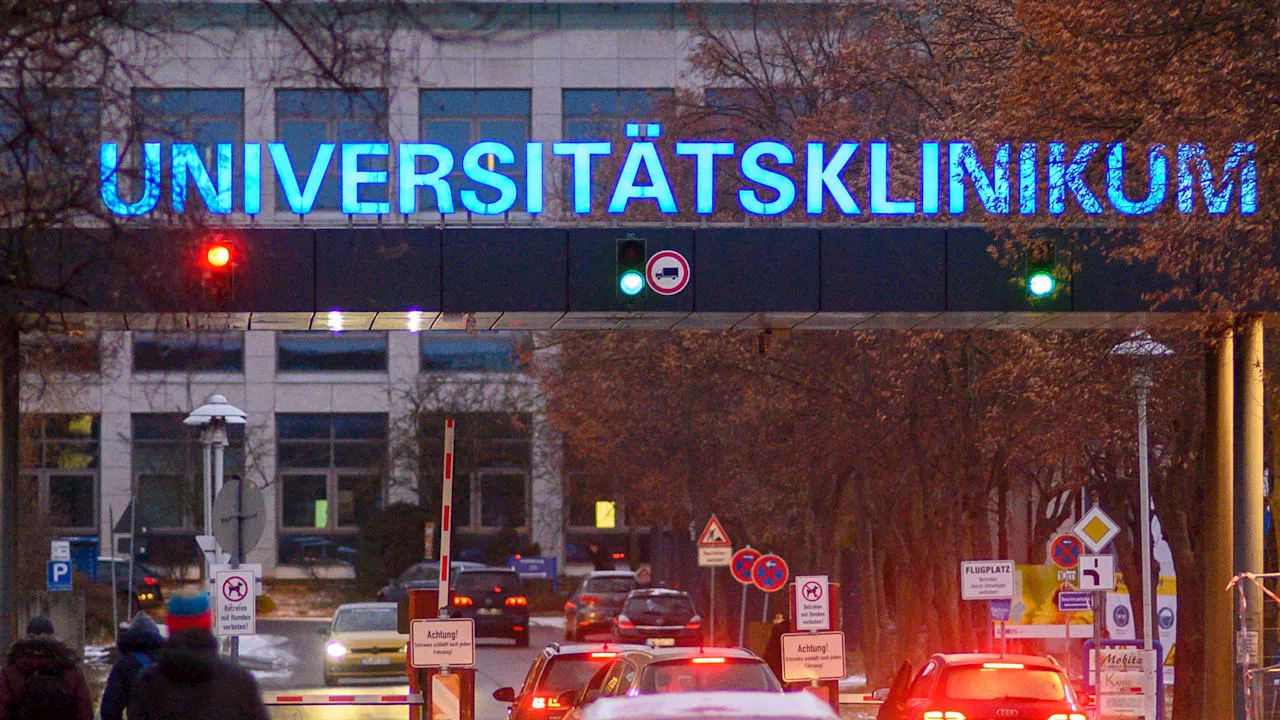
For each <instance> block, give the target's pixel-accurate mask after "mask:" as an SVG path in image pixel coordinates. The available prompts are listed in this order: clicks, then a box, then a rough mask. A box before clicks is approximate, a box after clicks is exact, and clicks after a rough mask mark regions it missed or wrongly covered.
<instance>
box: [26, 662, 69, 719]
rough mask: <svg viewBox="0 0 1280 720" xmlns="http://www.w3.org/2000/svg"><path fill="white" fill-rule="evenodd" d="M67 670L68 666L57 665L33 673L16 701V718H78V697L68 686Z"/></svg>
mask: <svg viewBox="0 0 1280 720" xmlns="http://www.w3.org/2000/svg"><path fill="white" fill-rule="evenodd" d="M65 673H66V668H65V667H60V666H56V665H50V666H45V667H42V668H39V669H37V670H36V671H35V672H33V673H31V675H29V676H28V677H27V681H26V682H25V683H23V685H22V692H21V693H20V694H19V695H18V697H17V698H16V699H15V700H14V702H13V718H14V720H48V719H49V718H74V717H76V715H77V714H78V713H77V708H76V700H75V697H73V696H72V693H71V689H70V688H69V687H68V686H67V680H66V678H65V677H64V675H65Z"/></svg>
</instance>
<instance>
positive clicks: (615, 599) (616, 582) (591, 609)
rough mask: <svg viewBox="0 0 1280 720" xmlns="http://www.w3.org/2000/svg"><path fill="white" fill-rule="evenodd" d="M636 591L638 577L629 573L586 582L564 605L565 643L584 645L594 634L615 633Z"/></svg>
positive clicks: (600, 574)
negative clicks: (624, 605) (615, 622)
mask: <svg viewBox="0 0 1280 720" xmlns="http://www.w3.org/2000/svg"><path fill="white" fill-rule="evenodd" d="M635 589H636V574H635V573H633V572H629V571H624V570H602V571H598V572H593V573H591V574H589V575H587V576H586V577H585V578H583V579H582V584H580V585H579V586H578V590H577V592H575V593H574V594H573V595H570V596H569V600H568V602H566V603H565V604H564V639H565V642H582V641H583V640H585V639H586V637H587V635H589V634H590V633H595V632H611V631H612V630H613V619H614V618H615V617H617V615H618V613H619V612H620V611H621V610H622V603H623V601H624V600H626V599H627V595H628V594H629V593H630V592H631V591H632V590H635Z"/></svg>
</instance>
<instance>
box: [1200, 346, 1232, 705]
mask: <svg viewBox="0 0 1280 720" xmlns="http://www.w3.org/2000/svg"><path fill="white" fill-rule="evenodd" d="M1234 346H1235V334H1234V331H1233V330H1232V328H1231V326H1230V325H1228V326H1227V327H1226V328H1224V329H1223V330H1221V332H1220V333H1219V334H1218V335H1217V337H1215V338H1211V339H1210V340H1209V341H1208V343H1207V347H1206V352H1205V366H1206V367H1205V380H1206V387H1205V406H1206V409H1207V412H1208V416H1209V417H1208V418H1206V425H1207V429H1208V441H1209V448H1208V450H1209V458H1208V459H1209V467H1210V468H1211V469H1212V475H1211V476H1210V477H1209V478H1208V480H1209V483H1208V487H1207V488H1206V493H1205V505H1206V512H1205V528H1204V536H1205V537H1206V538H1213V542H1209V543H1205V548H1204V595H1205V597H1204V609H1205V612H1204V672H1203V676H1202V678H1201V680H1202V681H1203V683H1204V684H1203V688H1202V691H1203V693H1204V706H1203V707H1204V712H1203V714H1202V715H1201V717H1205V718H1232V717H1235V710H1234V706H1235V689H1234V688H1235V682H1234V679H1233V675H1232V671H1233V669H1234V667H1235V657H1234V656H1233V654H1232V647H1233V643H1234V639H1235V635H1234V622H1235V620H1234V618H1233V616H1232V607H1231V594H1230V593H1228V592H1224V591H1223V588H1225V587H1227V583H1228V582H1229V581H1230V580H1231V577H1232V575H1234V573H1233V572H1232V570H1233V567H1234V562H1235V544H1234V538H1233V537H1232V524H1233V523H1234V522H1235V508H1234V504H1233V503H1234V500H1233V498H1234V495H1233V493H1234V491H1235V469H1234V463H1235V451H1234V443H1235V431H1234V423H1235V410H1234V407H1235V387H1234V385H1235V382H1234V369H1233V365H1232V359H1233V357H1234V356H1235V347H1234Z"/></svg>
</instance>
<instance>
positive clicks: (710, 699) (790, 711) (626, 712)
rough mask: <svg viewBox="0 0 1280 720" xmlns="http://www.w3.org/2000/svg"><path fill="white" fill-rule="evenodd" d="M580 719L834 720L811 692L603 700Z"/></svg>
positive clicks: (727, 693) (694, 694)
mask: <svg viewBox="0 0 1280 720" xmlns="http://www.w3.org/2000/svg"><path fill="white" fill-rule="evenodd" d="M582 717H583V720H837V719H838V718H839V716H838V715H836V714H835V712H834V711H833V710H832V709H831V706H830V705H828V704H826V703H824V702H822V701H821V700H819V699H818V698H817V697H816V696H815V695H811V694H810V693H804V692H800V693H786V694H784V695H762V694H761V693H755V692H708V693H668V694H666V695H651V696H648V697H634V698H604V699H602V700H600V702H597V703H593V704H592V705H591V707H589V708H587V710H586V711H585V712H584V713H583V715H582Z"/></svg>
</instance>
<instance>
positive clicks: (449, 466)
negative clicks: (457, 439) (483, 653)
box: [436, 418, 453, 615]
mask: <svg viewBox="0 0 1280 720" xmlns="http://www.w3.org/2000/svg"><path fill="white" fill-rule="evenodd" d="M441 485H442V487H443V489H442V497H441V502H440V589H439V591H438V592H439V594H438V595H437V599H436V607H437V608H438V609H439V610H441V611H443V610H444V609H445V608H447V607H449V584H450V583H451V582H452V581H453V578H451V577H449V556H450V554H451V553H452V552H453V520H452V517H451V516H452V514H453V418H448V419H447V420H445V421H444V477H443V481H442V483H441ZM441 614H442V615H443V612H442V613H441Z"/></svg>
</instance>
